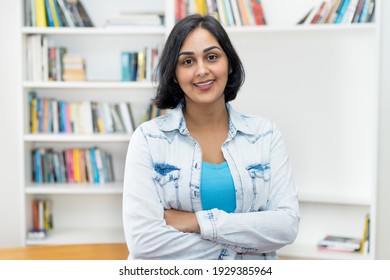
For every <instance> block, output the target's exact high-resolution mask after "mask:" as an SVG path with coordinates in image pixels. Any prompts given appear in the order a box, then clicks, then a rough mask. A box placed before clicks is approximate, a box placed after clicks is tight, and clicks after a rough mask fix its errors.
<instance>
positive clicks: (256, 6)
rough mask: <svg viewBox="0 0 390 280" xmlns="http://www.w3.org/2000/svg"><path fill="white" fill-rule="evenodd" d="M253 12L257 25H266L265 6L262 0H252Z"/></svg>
mask: <svg viewBox="0 0 390 280" xmlns="http://www.w3.org/2000/svg"><path fill="white" fill-rule="evenodd" d="M251 6H252V12H253V16H254V18H255V22H256V25H265V24H266V21H265V17H264V10H263V6H262V5H261V1H260V0H251Z"/></svg>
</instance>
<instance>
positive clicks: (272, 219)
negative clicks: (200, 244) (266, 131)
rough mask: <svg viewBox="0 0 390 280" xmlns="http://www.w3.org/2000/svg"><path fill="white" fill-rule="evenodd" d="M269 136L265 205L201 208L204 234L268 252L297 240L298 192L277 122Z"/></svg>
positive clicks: (199, 216) (238, 248) (242, 250)
mask: <svg viewBox="0 0 390 280" xmlns="http://www.w3.org/2000/svg"><path fill="white" fill-rule="evenodd" d="M270 137H272V138H271V144H270V149H271V151H270V172H271V179H270V188H269V196H268V203H267V207H266V209H264V210H263V211H259V212H249V213H226V212H224V211H221V210H218V209H211V210H207V211H198V212H197V213H196V216H197V219H198V222H199V226H200V229H201V237H202V238H204V239H206V240H210V241H212V242H217V243H221V244H228V245H229V246H231V247H232V248H234V249H235V250H236V251H237V252H240V253H245V252H251V251H252V252H256V253H268V252H272V251H276V250H278V249H280V248H281V247H283V246H285V245H287V244H290V243H292V242H293V241H294V240H295V238H296V236H297V234H298V227H299V220H300V217H299V206H298V193H297V189H296V186H295V184H294V182H293V177H292V174H291V167H290V162H289V158H288V155H287V151H286V147H285V144H284V141H283V139H282V137H281V134H280V132H279V130H278V129H277V128H276V127H275V126H274V127H273V132H272V134H271V136H270Z"/></svg>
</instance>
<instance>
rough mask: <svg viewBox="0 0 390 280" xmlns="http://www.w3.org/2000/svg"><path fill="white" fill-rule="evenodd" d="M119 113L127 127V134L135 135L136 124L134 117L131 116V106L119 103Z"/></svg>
mask: <svg viewBox="0 0 390 280" xmlns="http://www.w3.org/2000/svg"><path fill="white" fill-rule="evenodd" d="M119 112H120V117H121V120H122V122H123V124H124V126H125V129H126V133H129V134H131V133H133V131H134V123H133V117H132V115H131V111H130V106H128V104H127V103H126V102H120V103H119Z"/></svg>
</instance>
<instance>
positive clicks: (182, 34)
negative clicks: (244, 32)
mask: <svg viewBox="0 0 390 280" xmlns="http://www.w3.org/2000/svg"><path fill="white" fill-rule="evenodd" d="M196 28H203V29H206V30H208V31H209V32H210V33H211V34H213V36H214V37H215V38H216V40H217V41H218V43H219V44H220V45H221V47H222V49H223V51H224V52H225V54H226V56H227V58H228V61H229V76H228V81H227V84H226V87H225V90H224V94H225V102H229V101H231V100H234V99H235V98H236V96H237V92H238V90H239V89H240V87H241V86H242V84H243V83H244V80H245V71H244V67H243V65H242V62H241V60H240V58H239V56H238V54H237V52H236V51H235V49H234V47H233V45H232V43H231V41H230V38H229V36H228V35H227V33H226V31H225V29H224V28H223V27H222V25H221V24H220V23H219V22H218V20H216V19H215V18H214V17H212V16H201V15H199V14H194V15H190V16H187V17H185V18H184V19H182V20H181V21H179V22H178V23H177V24H176V25H175V26H174V28H173V29H172V31H171V33H170V34H169V36H168V39H167V41H166V44H165V47H164V49H163V51H162V53H161V56H160V61H159V63H158V66H157V68H156V69H157V71H156V72H155V75H158V78H157V80H158V81H159V84H158V86H157V95H156V98H155V99H154V102H155V104H156V105H157V107H158V108H160V109H172V108H175V107H176V106H177V105H178V104H179V103H180V102H181V100H183V98H184V92H183V90H182V89H181V87H180V85H179V84H178V83H177V82H175V80H176V64H177V60H178V56H179V51H180V48H181V47H182V45H183V42H184V41H185V39H186V38H187V36H188V34H190V33H191V32H192V31H194V30H195V29H196Z"/></svg>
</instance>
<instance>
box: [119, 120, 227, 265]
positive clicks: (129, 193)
mask: <svg viewBox="0 0 390 280" xmlns="http://www.w3.org/2000/svg"><path fill="white" fill-rule="evenodd" d="M162 141H164V140H162ZM152 171H153V163H152V159H151V155H150V151H149V147H148V143H147V139H146V137H145V136H144V135H143V133H142V128H141V127H140V128H138V129H137V130H136V131H135V132H134V134H133V136H132V138H131V141H130V144H129V147H128V151H127V158H126V165H125V178H124V193H123V223H124V231H125V236H126V241H127V244H128V247H129V251H130V254H131V256H132V257H133V258H135V259H216V258H218V255H219V254H220V253H221V250H223V249H224V248H225V246H223V245H220V244H217V243H215V242H211V241H209V240H206V239H203V238H201V236H200V234H199V233H196V232H192V233H185V232H181V231H178V230H176V229H175V228H174V227H172V226H170V225H169V223H168V224H167V223H166V221H165V220H164V207H163V205H162V203H161V200H160V195H161V193H159V192H158V188H156V185H155V183H154V181H153V178H152Z"/></svg>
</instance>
